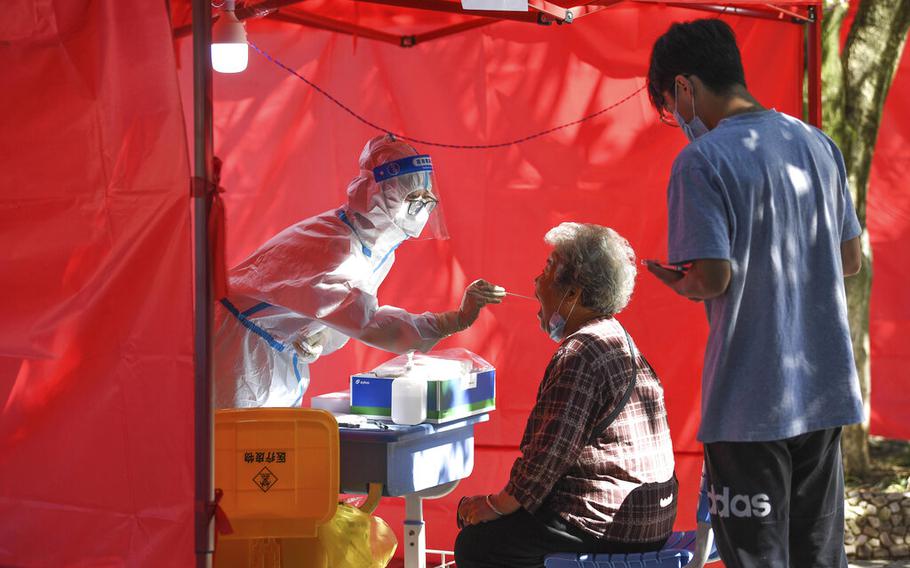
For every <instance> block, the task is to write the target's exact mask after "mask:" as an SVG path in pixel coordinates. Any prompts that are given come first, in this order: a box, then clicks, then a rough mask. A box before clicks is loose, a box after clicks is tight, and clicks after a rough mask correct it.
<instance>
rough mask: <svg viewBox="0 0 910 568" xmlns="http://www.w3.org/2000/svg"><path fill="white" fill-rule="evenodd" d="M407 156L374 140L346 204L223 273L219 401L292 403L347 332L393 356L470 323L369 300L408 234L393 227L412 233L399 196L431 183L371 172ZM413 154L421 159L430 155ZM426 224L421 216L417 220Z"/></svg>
mask: <svg viewBox="0 0 910 568" xmlns="http://www.w3.org/2000/svg"><path fill="white" fill-rule="evenodd" d="M409 156H418V153H417V151H416V150H414V148H412V147H411V146H410V145H409V144H406V143H404V142H402V141H400V140H395V139H394V138H391V137H389V136H386V135H383V136H377V137H376V138H373V139H372V140H370V141H369V142H368V143H367V144H366V146H365V147H364V149H363V152H362V153H361V155H360V174H359V175H358V176H357V177H356V178H355V179H354V180H352V181H351V183H350V185H349V186H348V190H347V192H348V203H347V204H346V205H344V206H342V207H341V208H340V209H334V210H331V211H327V212H325V213H322V214H320V215H317V216H315V217H312V218H310V219H306V220H304V221H301V222H300V223H297V224H295V225H292V226H291V227H288V228H287V229H285V230H283V231H281V232H280V233H279V234H277V235H276V236H274V237H272V238H271V239H270V240H269V241H268V242H266V243H265V244H264V245H262V246H261V247H260V248H259V249H258V250H256V251H255V252H254V253H253V254H251V255H250V256H249V257H248V258H247V259H246V260H244V261H243V262H241V263H240V264H239V265H238V266H236V267H235V268H233V269H232V270H231V271H230V273H229V275H228V284H229V290H230V295H229V296H228V297H227V298H224V299H222V300H221V301H220V302H219V303H218V304H216V320H215V330H216V331H215V356H214V374H215V404H216V406H217V407H218V408H233V407H256V406H285V407H286V406H297V405H299V404H300V402H301V398H302V396H303V393H304V392H305V391H306V389H307V386H308V385H309V371H308V364H309V363H311V362H313V361H314V360H316V358H318V357H319V356H320V355H325V354H328V353H331V352H333V351H336V350H337V349H339V348H341V347H342V346H343V345H344V344H345V343H346V342H347V340H348V338H350V337H353V338H356V339H358V340H360V341H363V342H364V343H367V344H369V345H372V346H373V347H377V348H379V349H383V350H386V351H391V352H394V353H404V352H406V351H409V350H412V349H415V350H419V351H428V350H429V349H430V348H432V347H433V346H434V345H435V344H436V343H437V342H438V341H439V340H440V339H442V338H444V337H446V336H447V335H450V334H452V333H454V332H456V331H460V330H462V329H464V328H465V327H467V325H470V323H471V322H472V321H473V319H471V317H470V316H468V317H467V318H465V317H464V316H461V317H459V312H446V313H443V314H433V313H430V312H425V313H422V314H419V315H415V314H411V313H408V312H407V311H405V310H403V309H400V308H396V307H392V306H379V305H378V303H377V299H376V292H377V290H378V288H379V285H380V284H382V281H383V280H384V279H385V277H386V275H387V274H388V273H389V270H390V269H391V268H392V264H394V262H395V252H394V251H395V249H396V248H397V247H398V246H399V245H400V244H401V243H402V242H403V241H404V240H406V239H407V238H408V234H406V233H405V231H404V230H403V229H402V228H401V226H405V228H408V229H409V232H410V233H411V234H412V236H415V235H414V234H413V233H414V228H413V223H414V220H413V219H411V225H410V226H408V225H407V224H406V223H402V222H401V221H400V218H401V210H402V205H403V203H404V198H405V197H406V196H407V195H408V194H409V193H410V192H412V191H414V190H415V188H416V189H420V188H421V187H422V188H423V189H426V188H427V186H428V185H429V186H430V188H431V182H428V181H427V180H429V179H431V173H432V172H428V173H426V175H418V174H408V175H399V176H398V177H391V179H386V178H384V177H382V176H380V177H381V178H382V179H384V181H382V182H381V183H377V182H376V181H375V178H374V173H373V172H374V169H376V168H379V167H382V166H384V165H385V167H386V170H389V167H388V166H389V164H390V163H392V166H391V174H389V172H388V171H385V174H384V175H386V176H387V175H392V176H394V174H395V173H397V169H396V166H395V165H394V162H395V161H396V160H401V159H402V158H407V157H409ZM420 158H422V159H423V160H424V161H425V163H426V164H429V157H428V156H420ZM376 171H377V172H381V171H382V170H376ZM396 215H397V216H398V217H399V220H396ZM432 215H438V213H437V212H436V211H434V212H433V213H432ZM426 221H427V216H426V213H424V214H423V216H421V217H420V221H419V222H418V225H421V224H422V223H425V222H426ZM399 225H401V226H399ZM418 232H419V228H418ZM481 282H482V281H481ZM476 284H477V283H474V284H472V285H471V287H469V289H468V292H466V295H465V298H466V299H467V298H468V297H469V292H470V291H471V288H472V287H476V286H475V285H476ZM484 284H485V285H486V286H491V285H489V284H486V283H484ZM498 290H501V289H498ZM487 292H489V290H487ZM475 301H476V298H475ZM495 301H496V300H495V299H493V298H487V300H481V302H482V303H481V304H480V305H483V304H484V303H489V302H495ZM462 306H464V302H463V303H462ZM476 311H479V308H477V310H475V315H474V316H473V317H474V318H476ZM464 319H467V320H469V321H467V322H464V321H463V320H464ZM465 324H467V325H465Z"/></svg>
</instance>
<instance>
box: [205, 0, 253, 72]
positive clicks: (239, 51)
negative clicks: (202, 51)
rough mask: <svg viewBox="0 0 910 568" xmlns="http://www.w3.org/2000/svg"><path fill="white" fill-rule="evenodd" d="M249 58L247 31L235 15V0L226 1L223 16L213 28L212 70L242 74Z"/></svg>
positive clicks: (222, 10)
mask: <svg viewBox="0 0 910 568" xmlns="http://www.w3.org/2000/svg"><path fill="white" fill-rule="evenodd" d="M247 58H248V54H247V45H246V30H245V29H244V28H243V24H242V23H241V22H240V20H238V19H237V15H236V14H234V0H224V5H223V7H222V8H221V16H220V17H219V18H218V20H217V21H216V22H215V25H213V26H212V69H214V70H215V71H218V72H219V73H240V72H241V71H243V70H244V69H246V64H247Z"/></svg>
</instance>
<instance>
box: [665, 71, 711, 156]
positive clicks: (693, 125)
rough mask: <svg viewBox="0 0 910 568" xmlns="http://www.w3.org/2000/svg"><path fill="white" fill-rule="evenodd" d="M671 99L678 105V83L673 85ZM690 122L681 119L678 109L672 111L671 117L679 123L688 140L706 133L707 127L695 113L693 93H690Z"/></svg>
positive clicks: (692, 140)
mask: <svg viewBox="0 0 910 568" xmlns="http://www.w3.org/2000/svg"><path fill="white" fill-rule="evenodd" d="M673 100H675V101H677V103H676V106H677V107H678V106H679V83H676V84H674V85H673ZM692 117H693V118H692V122H686V121H685V119H683V117H682V115H681V114H679V110H674V111H673V118H675V119H676V123H677V124H679V127H680V128H682V131H683V134H685V135H686V138H688V139H689V142H694V141H695V140H697V139H698V138H700V137H702V136H704V135H705V134H707V133H708V127H707V126H705V123H704V122H702V121H701V119H700V118H698V115H697V114H695V95H694V94H693V95H692Z"/></svg>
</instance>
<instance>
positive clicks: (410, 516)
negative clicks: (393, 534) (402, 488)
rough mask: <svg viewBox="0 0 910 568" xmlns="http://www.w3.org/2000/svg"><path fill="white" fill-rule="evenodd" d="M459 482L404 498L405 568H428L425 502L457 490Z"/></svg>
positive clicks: (445, 484)
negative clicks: (424, 517)
mask: <svg viewBox="0 0 910 568" xmlns="http://www.w3.org/2000/svg"><path fill="white" fill-rule="evenodd" d="M457 485H458V480H455V481H450V482H448V483H443V484H442V485H437V486H436V487H431V488H429V489H424V490H423V491H418V492H417V493H409V494H407V495H405V496H404V511H405V513H404V568H426V566H427V537H426V532H425V529H426V524H425V523H424V521H423V500H424V499H437V498H439V497H443V496H445V495H448V494H449V493H451V492H452V491H454V490H455V487H456V486H457Z"/></svg>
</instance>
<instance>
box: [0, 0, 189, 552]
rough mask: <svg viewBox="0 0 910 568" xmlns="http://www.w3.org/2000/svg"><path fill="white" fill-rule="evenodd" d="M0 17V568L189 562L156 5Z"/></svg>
mask: <svg viewBox="0 0 910 568" xmlns="http://www.w3.org/2000/svg"><path fill="white" fill-rule="evenodd" d="M3 8H4V14H3V18H2V21H0V60H3V61H5V62H7V63H12V64H7V65H4V69H3V79H2V87H0V106H2V108H3V109H4V114H3V122H2V124H3V127H2V128H3V132H2V134H3V135H2V137H0V187H2V193H0V244H2V249H3V251H4V253H3V259H2V261H0V295H2V297H3V298H4V301H3V323H2V326H0V565H3V566H48V567H50V566H54V567H59V566H86V567H89V566H91V567H104V566H111V567H113V566H148V567H161V566H188V565H191V564H192V562H193V465H192V464H193V453H192V452H193V442H192V432H193V426H192V424H193V419H192V396H193V371H192V368H193V365H192V361H193V351H192V350H193V343H192V333H193V330H192V285H191V270H190V269H191V261H190V250H191V248H190V240H189V239H190V234H189V216H188V209H187V203H188V201H187V197H188V193H189V183H188V178H189V170H188V165H187V164H188V162H187V152H186V139H185V135H184V117H183V115H182V112H181V104H180V99H179V93H178V88H177V83H176V72H175V68H176V63H175V60H174V52H173V44H172V41H171V32H170V25H169V22H168V15H167V12H166V10H165V7H164V4H163V3H155V2H140V3H132V2H129V3H125V2H118V1H116V0H101V1H97V2H32V1H14V2H6V3H4V6H3Z"/></svg>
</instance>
